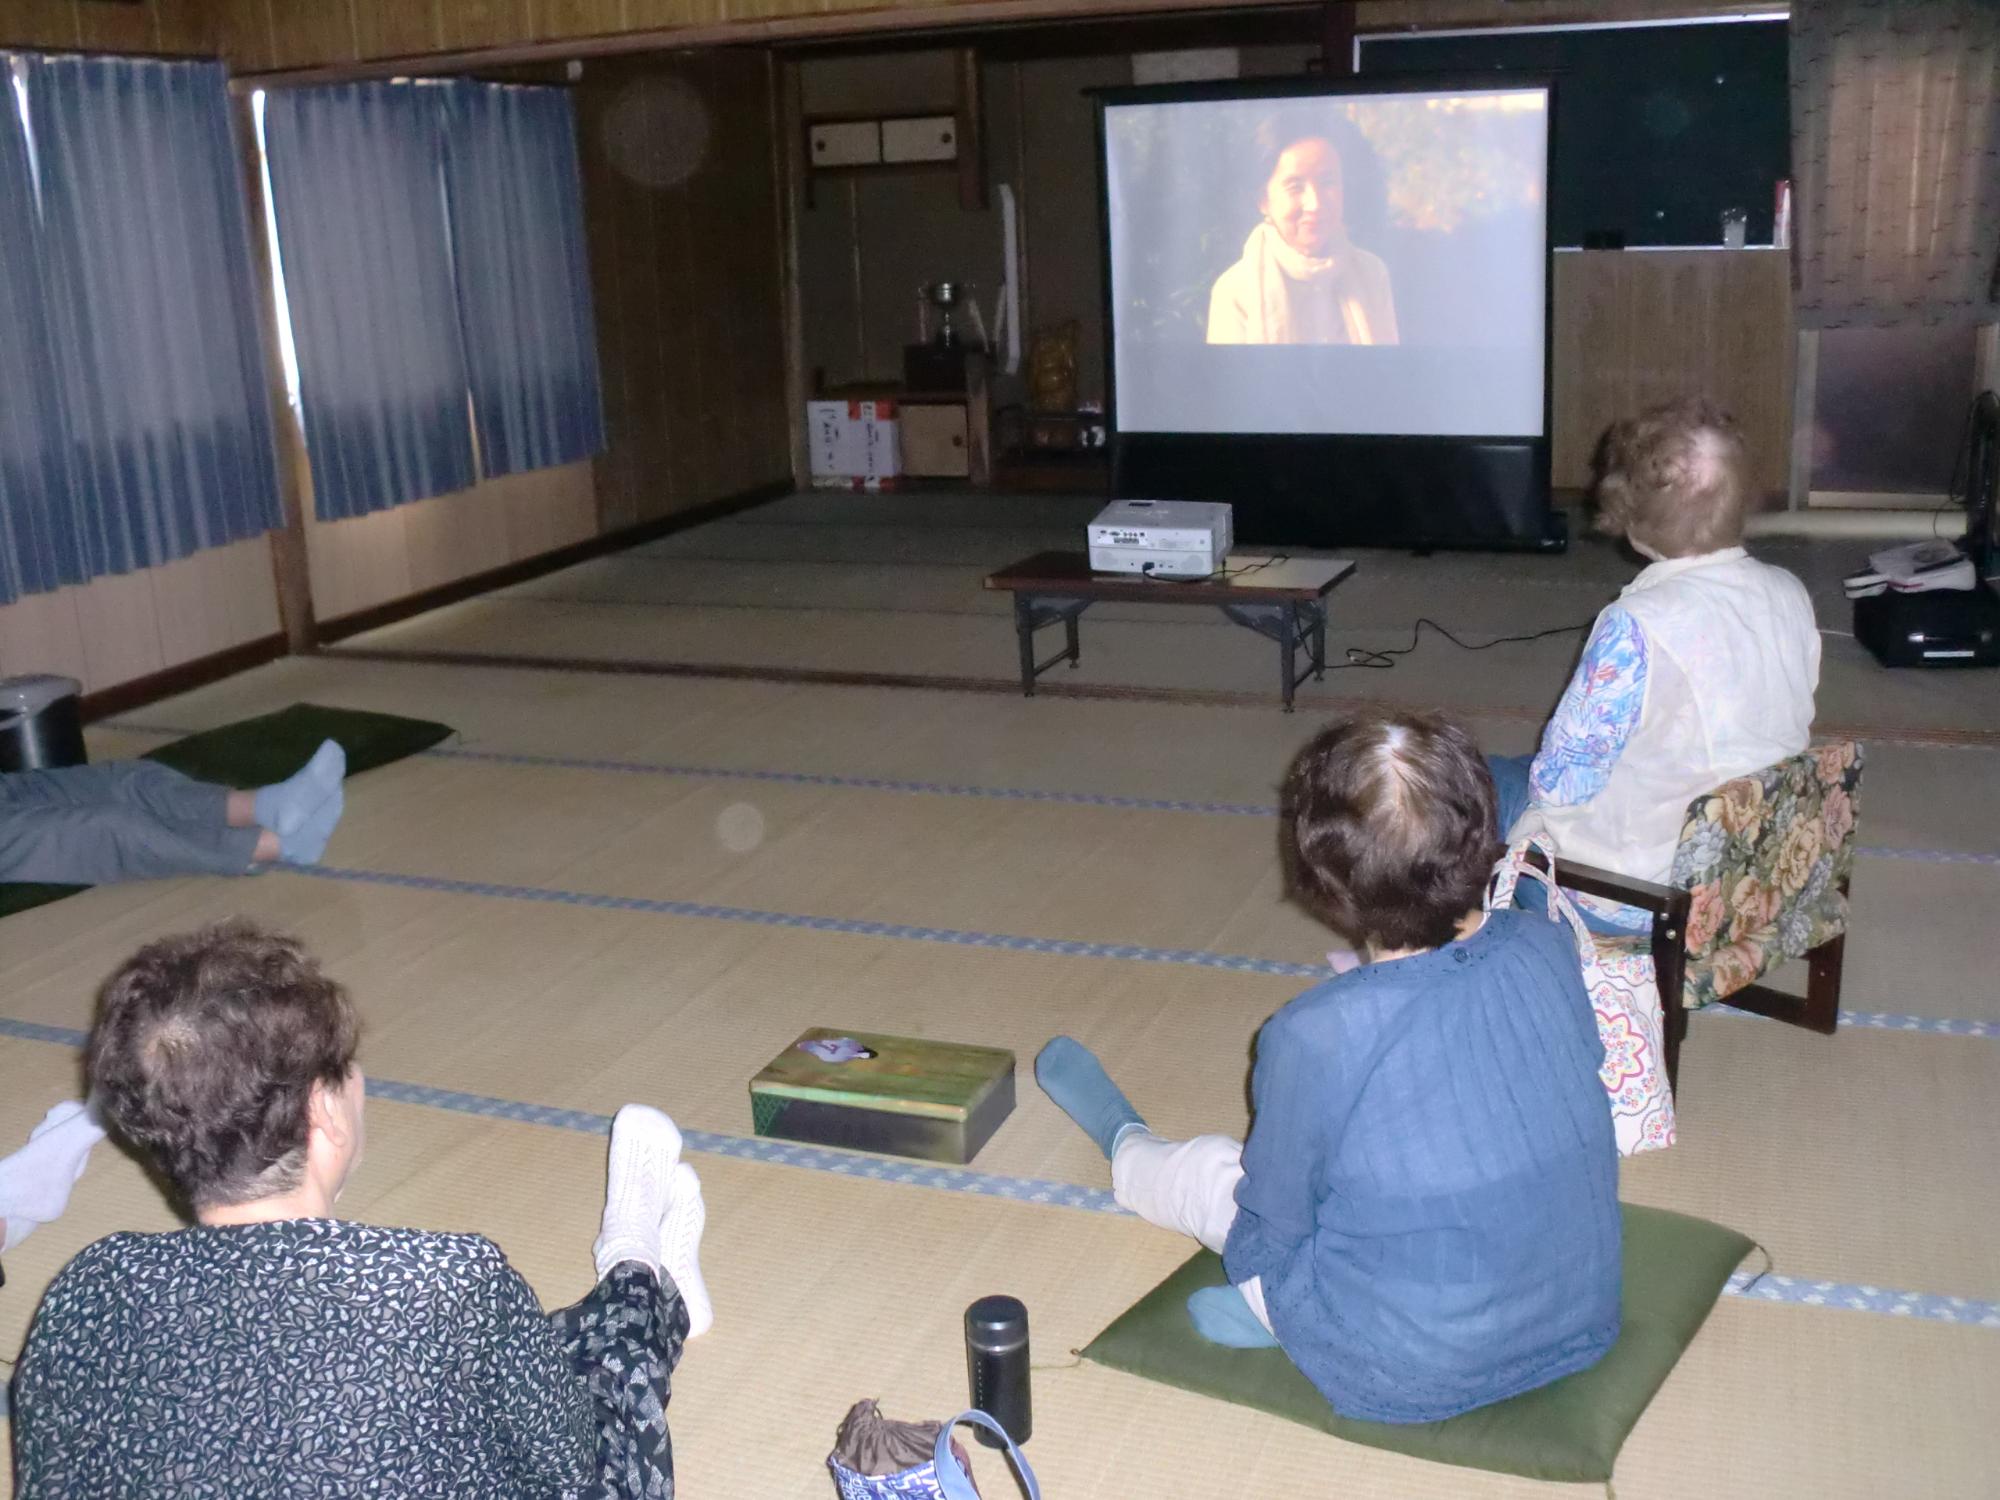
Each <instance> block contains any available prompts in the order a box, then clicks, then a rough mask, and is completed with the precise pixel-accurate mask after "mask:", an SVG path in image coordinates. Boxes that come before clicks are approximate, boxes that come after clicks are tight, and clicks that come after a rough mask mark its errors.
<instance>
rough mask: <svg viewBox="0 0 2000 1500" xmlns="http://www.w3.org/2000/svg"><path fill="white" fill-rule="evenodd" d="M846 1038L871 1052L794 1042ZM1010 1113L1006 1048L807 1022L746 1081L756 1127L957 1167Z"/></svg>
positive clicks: (1010, 1068) (790, 1137)
mask: <svg viewBox="0 0 2000 1500" xmlns="http://www.w3.org/2000/svg"><path fill="white" fill-rule="evenodd" d="M840 1037H848V1038H851V1039H853V1040H854V1041H856V1042H859V1043H860V1044H861V1045H862V1046H864V1047H866V1048H867V1049H868V1050H869V1051H871V1052H873V1053H874V1054H875V1055H874V1056H873V1057H862V1058H856V1059H854V1060H853V1061H852V1062H841V1063H830V1062H822V1061H820V1060H819V1059H818V1058H817V1057H815V1056H813V1055H812V1053H810V1052H806V1051H803V1050H801V1048H800V1046H799V1042H811V1041H831V1040H834V1039H836V1038H840ZM1013 1112H1014V1054H1013V1053H1011V1052H1008V1051H1005V1050H1004V1049H1002V1048H998V1047H967V1046H963V1045H961V1044H959V1043H957V1042H933V1041H926V1040H924V1039H922V1038H920V1037H908V1036H880V1035H877V1034H875V1033H873V1032H866V1031H834V1030H830V1029H828V1028H827V1027H824V1026H815V1027H813V1028H812V1029H811V1030H810V1031H807V1032H806V1033H804V1034H803V1035H802V1036H800V1037H799V1041H798V1042H794V1043H793V1044H792V1045H791V1046H789V1047H787V1048H786V1049H785V1050H784V1051H783V1052H780V1053H779V1054H778V1055H777V1056H776V1057H774V1058H772V1059H771V1061H770V1063H769V1064H768V1065H767V1066H766V1067H765V1068H764V1069H763V1071H762V1072H760V1073H758V1075H757V1076H756V1077H755V1078H753V1079H751V1080H750V1117H751V1120H752V1122H753V1123H754V1125H755V1128H756V1131H757V1134H759V1135H763V1136H773V1137H776V1138H777V1139H779V1140H786V1141H806V1142H810V1143H811V1144H813V1145H815V1146H845V1147H848V1148H850V1149H852V1150H856V1151H879V1152H882V1153H883V1154H884V1155H888V1156H914V1157H916V1158H918V1159H919V1160H922V1161H948V1162H956V1163H958V1164H959V1165H961V1166H963V1165H964V1164H965V1163H966V1162H969V1161H971V1160H972V1158H973V1157H974V1156H976V1155H978V1153H979V1148H980V1147H981V1146H984V1145H985V1144H986V1143H987V1141H989V1140H991V1139H992V1137H993V1132H994V1131H996V1130H998V1129H999V1128H1000V1122H1001V1121H1003V1120H1005V1119H1006V1118H1007V1116H1008V1115H1010V1114H1012V1113H1013Z"/></svg>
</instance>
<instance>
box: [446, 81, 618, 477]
mask: <svg viewBox="0 0 2000 1500" xmlns="http://www.w3.org/2000/svg"><path fill="white" fill-rule="evenodd" d="M448 97H449V103H448V112H447V127H446V133H445V143H446V151H445V182H446V185H447V188H448V190H449V201H450V204H451V235H452V257H453V263H454V265H455V267H456V269H457V272H458V307H459V318H460V321H461V323H462V325H463V327H464V330H465V356H466V367H467V370H468V373H469V374H470V377H471V384H472V406H473V412H474V415H475V418H476V420H477V422H478V431H479V456H480V464H481V467H482V468H483V469H484V471H485V472H486V473H488V474H516V473H520V472H521V471H523V470H526V469H540V468H546V467H547V466H549V465H551V464H562V463H572V462H574V461H576V460H577V459H582V458H588V457H589V456H590V455H591V454H593V453H597V452H599V451H601V450H602V449H603V447H604V411H603V404H602V401H601V399H600V396H599V392H598V384H597V333H596V326H595V323H594V321H593V319H592V316H591V310H590V268H589V262H588V258H587V256H586V253H585V250H584V236H583V178H582V173H581V172H580V170H579V168H578V165H577V150H576V118H575V113H574V111H573V110H572V109H571V107H570V100H569V95H568V94H567V93H566V92H564V91H563V90H561V89H547V88H512V87H507V86H505V85H501V84H487V83H474V82H464V83H459V84H454V85H453V86H452V87H451V91H450V94H449V96H448Z"/></svg>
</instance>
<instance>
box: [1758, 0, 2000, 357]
mask: <svg viewBox="0 0 2000 1500" xmlns="http://www.w3.org/2000/svg"><path fill="white" fill-rule="evenodd" d="M1791 75H1792V80H1791V89H1792V173H1793V177H1794V179H1795V182H1794V191H1793V198H1794V204H1795V209H1796V216H1795V237H1794V248H1793V269H1794V275H1795V277H1796V281H1797V287H1798V295H1797V297H1796V298H1795V305H1796V307H1797V310H1798V317H1799V322H1800V324H1801V325H1802V326H1804V327H1807V328H1869V327H1872V328H1889V327H1898V326H1918V325H1942V324H1956V323H1976V322H1990V321H1992V320H1993V319H1994V318H1995V317H1996V316H2000V0H1793V4H1792V14H1791Z"/></svg>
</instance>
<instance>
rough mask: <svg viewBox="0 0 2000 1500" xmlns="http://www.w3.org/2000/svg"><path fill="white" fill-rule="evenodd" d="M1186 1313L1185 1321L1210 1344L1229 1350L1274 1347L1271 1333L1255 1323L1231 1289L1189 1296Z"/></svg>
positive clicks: (1212, 1289) (1240, 1296) (1207, 1288)
mask: <svg viewBox="0 0 2000 1500" xmlns="http://www.w3.org/2000/svg"><path fill="white" fill-rule="evenodd" d="M1187 1310H1188V1317H1189V1318H1190V1319H1192V1320H1193V1322H1194V1331H1195V1332H1196V1333H1198V1334H1200V1335H1201V1336H1202V1337H1203V1338H1205V1339H1207V1340H1208V1341H1209V1342H1210V1343H1211V1344H1222V1345H1224V1346H1225V1347H1227V1348H1230V1349H1275V1348H1277V1347H1278V1341H1277V1340H1276V1339H1275V1338H1273V1337H1272V1336H1271V1330H1270V1329H1268V1328H1266V1327H1265V1326H1264V1325H1263V1324H1262V1323H1259V1322H1258V1321H1257V1315H1256V1314H1255V1313H1253V1312H1252V1311H1250V1304H1249V1303H1247V1302H1245V1301H1244V1300H1243V1294H1242V1293H1241V1292H1239V1291H1238V1290H1237V1289H1236V1288H1235V1287H1233V1286H1205V1287H1203V1288H1202V1289H1201V1290H1200V1291H1198V1292H1193V1293H1190V1294H1189V1296H1188V1299H1187Z"/></svg>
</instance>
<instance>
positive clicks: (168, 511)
mask: <svg viewBox="0 0 2000 1500" xmlns="http://www.w3.org/2000/svg"><path fill="white" fill-rule="evenodd" d="M26 70H27V91H28V107H29V119H30V122H31V124H32V127H33V131H34V145H35V160H36V163H37V165H38V167H39V171H40V179H41V207H42V215H41V230H42V247H43V251H44V257H43V264H44V266H45V271H46V277H47V284H48V293H49V308H50V317H49V323H50V327H51V331H52V333H53V335H54V337H53V348H54V360H55V366H56V373H57V384H58V387H59V390H60V394H61V399H62V403H63V407H64V410H65V413H66V416H67V421H68V427H69V436H70V440H71V457H70V469H71V474H72V478H73V481H74V485H75V490H74V494H75V507H74V510H75V516H76V524H77V527H78V529H79V530H80V532H81V546H82V554H83V556H82V563H83V568H84V570H85V571H86V572H88V573H89V574H90V575H92V576H95V575H97V574H99V573H114V572H125V571H127V570H129V569H132V568H143V567H152V566H154V565H156V564H158V563H163V562H168V561H171V560H173V559H174V558H178V557H185V556H187V555H188V554H189V553H191V552H195V551H198V550H200V549H201V548H204V547H218V546H222V545H223V544H225V543H228V542H233V541H238V540H241V539H242V538H244V537H248V536H255V535H257V534H259V533H261V532H263V531H267V530H269V529H271V528H272V527H275V526H278V525H281V524H282V513H281V510H280V506H279V500H278V485H277V464H276V458H275V454H274V450H273V447H272V430H271V408H270V390H269V387H268V386H267V384H266V381H265V366H264V358H263V345H262V342H261V339H260V337H259V332H258V327H257V321H256V312H255V309H256V296H255V284H254V282H253V280H252V271H251V258H250V238H249V222H248V218H247V215H246V213H245V210H244V202H243V178H242V168H241V164H240V159H239V157H238V155H237V150H236V143H235V138H234V135H233V133H232V131H231V128H230V119H229V95H228V88H227V83H226V76H225V74H224V71H223V68H222V66H221V65H220V64H219V63H164V62H139V61H130V60H125V59H118V58H93V57H59V58H34V59H30V60H29V61H28V62H27V64H26ZM6 192H7V189H5V188H4V187H0V196H4V195H5V194H6ZM29 326H30V328H32V326H33V325H32V323H31V324H30V325H29ZM9 335H10V338H12V337H13V335H14V330H11V329H10V330H9ZM16 341H19V342H32V339H30V340H16ZM9 383H10V384H11V383H12V382H11V381H10V382H9ZM59 576H60V574H59Z"/></svg>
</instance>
